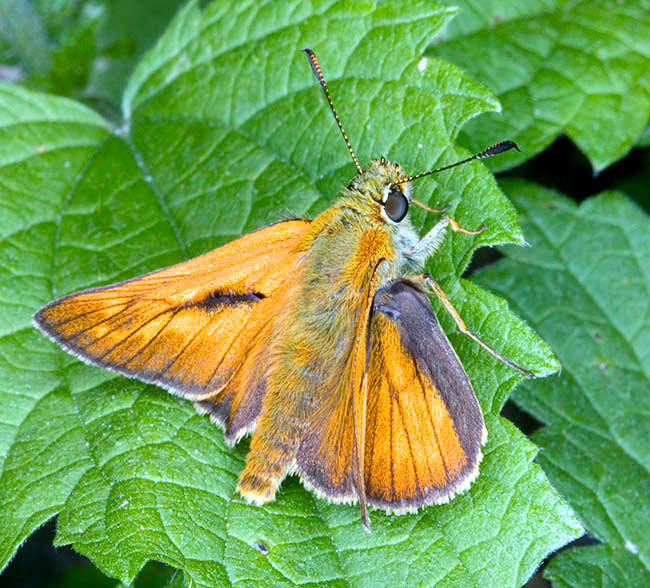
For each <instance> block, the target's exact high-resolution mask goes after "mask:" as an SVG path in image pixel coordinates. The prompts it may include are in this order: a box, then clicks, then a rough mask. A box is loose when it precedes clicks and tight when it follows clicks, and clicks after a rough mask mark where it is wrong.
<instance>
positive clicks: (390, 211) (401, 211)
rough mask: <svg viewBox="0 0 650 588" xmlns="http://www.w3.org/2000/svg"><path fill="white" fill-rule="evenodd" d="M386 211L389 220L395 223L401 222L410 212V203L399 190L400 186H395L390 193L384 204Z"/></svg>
mask: <svg viewBox="0 0 650 588" xmlns="http://www.w3.org/2000/svg"><path fill="white" fill-rule="evenodd" d="M384 210H385V211H386V214H387V215H388V218H389V219H390V220H392V221H393V222H394V223H398V222H400V221H401V220H402V219H403V218H404V217H405V216H406V213H407V212H408V211H409V201H408V200H407V199H406V196H404V194H403V193H402V191H401V190H400V189H399V186H393V187H392V188H391V189H390V192H389V193H388V198H386V202H384Z"/></svg>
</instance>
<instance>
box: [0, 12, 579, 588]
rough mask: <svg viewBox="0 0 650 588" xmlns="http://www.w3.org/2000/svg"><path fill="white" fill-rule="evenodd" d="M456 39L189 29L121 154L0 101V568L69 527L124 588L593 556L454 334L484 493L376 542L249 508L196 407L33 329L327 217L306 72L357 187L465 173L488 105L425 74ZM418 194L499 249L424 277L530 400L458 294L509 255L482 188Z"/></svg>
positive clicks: (48, 102) (429, 183) (328, 148)
mask: <svg viewBox="0 0 650 588" xmlns="http://www.w3.org/2000/svg"><path fill="white" fill-rule="evenodd" d="M451 16H452V11H450V10H449V9H447V8H444V7H441V6H439V5H435V4H431V3H430V2H426V3H425V2H422V3H419V2H400V3H380V4H378V5H377V6H375V5H374V4H371V3H366V4H359V3H352V2H350V3H346V2H343V3H341V2H339V3H327V2H322V3H317V4H316V6H315V7H309V6H306V5H305V4H304V3H302V2H296V3H287V4H280V3H267V4H259V3H257V2H252V1H249V2H238V3H233V4H232V5H226V4H225V3H224V2H221V1H220V2H215V3H213V4H211V5H209V6H208V7H207V8H206V9H205V10H203V11H200V10H199V8H198V6H197V4H196V3H190V4H188V5H187V7H186V8H184V9H183V10H182V11H181V12H180V13H179V14H178V15H177V17H176V18H175V19H174V21H173V22H172V24H171V25H170V27H169V29H168V30H167V32H166V33H165V35H164V36H163V37H162V38H161V40H160V41H159V43H158V44H157V46H156V47H155V49H154V50H153V51H152V52H150V53H149V54H148V55H147V56H146V57H145V58H144V59H143V61H142V62H141V63H140V64H139V66H138V68H137V70H136V71H135V72H134V74H133V76H132V78H131V80H130V83H129V85H128V87H127V90H126V92H125V95H124V99H123V110H124V113H123V114H124V123H123V124H122V125H120V126H119V127H118V128H115V129H109V128H108V127H107V125H106V123H105V122H104V121H103V120H102V119H101V118H100V117H98V116H97V115H95V114H93V113H92V112H91V111H89V110H87V109H85V108H83V107H81V106H80V105H78V104H75V103H73V102H70V101H66V100H62V99H57V98H53V97H48V96H44V95H40V94H35V93H30V92H28V91H25V90H21V89H18V88H11V87H6V86H0V104H1V105H2V109H0V128H2V130H3V133H2V134H1V135H0V207H1V208H2V213H1V214H0V239H1V240H0V297H1V298H0V299H1V300H2V301H3V304H4V305H5V306H6V312H4V313H2V317H3V318H2V319H1V320H0V376H1V378H2V381H3V382H4V384H3V385H2V386H1V387H0V396H1V398H2V400H3V401H4V404H3V406H5V407H6V408H5V411H4V413H3V417H2V420H1V421H0V423H1V424H0V505H1V508H0V562H2V564H3V565H4V564H5V563H6V562H7V561H8V559H9V558H10V557H11V556H12V554H13V553H14V552H15V550H16V549H17V548H18V546H19V545H20V543H21V542H22V541H23V540H24V539H25V538H26V537H27V536H28V535H29V534H30V533H31V532H32V531H33V530H34V529H35V528H36V527H38V525H40V524H41V523H43V522H44V521H46V520H47V519H49V518H51V517H52V516H54V515H56V514H58V517H59V518H58V526H57V538H56V542H57V543H58V544H72V545H73V546H74V547H75V549H77V550H78V551H79V552H81V553H83V554H85V555H87V556H88V557H89V558H90V559H91V560H92V561H93V562H94V563H95V564H96V565H97V566H98V567H99V568H100V569H101V570H103V571H104V572H105V573H106V574H108V575H109V576H111V577H114V578H118V579H119V580H121V581H123V582H125V583H128V582H130V581H131V580H132V579H133V577H134V576H135V575H136V574H137V573H138V571H139V570H140V569H141V568H142V566H143V565H144V564H145V563H146V562H147V561H149V560H152V559H153V560H158V561H162V562H164V563H166V564H168V565H170V566H173V567H176V568H178V569H179V570H181V571H182V572H183V573H182V574H178V575H177V576H176V578H175V580H174V582H175V583H176V584H180V582H181V581H182V580H184V581H185V583H186V585H188V586H189V585H191V586H229V585H242V586H243V585H250V586H263V585H273V586H275V585H282V584H284V585H294V584H296V583H309V584H310V585H323V586H335V585H346V586H349V585H354V586H364V585H382V583H383V584H384V585H392V586H394V585H395V583H396V582H397V583H402V584H404V585H411V584H413V583H416V584H423V585H433V584H435V583H438V584H439V585H441V586H466V585H481V586H499V587H502V586H518V585H521V584H522V583H523V582H525V580H526V579H527V577H528V576H529V575H530V574H531V573H532V571H533V570H534V569H535V568H536V567H537V566H538V565H539V563H540V561H541V560H542V559H543V557H544V556H545V555H546V554H547V553H548V552H549V551H551V550H552V549H554V548H556V547H558V546H561V545H563V544H564V543H566V542H567V541H569V540H570V539H572V538H574V537H576V536H577V535H579V534H580V533H581V531H582V529H581V527H580V525H579V523H578V522H577V521H576V520H575V518H574V516H573V514H572V512H571V510H570V509H569V508H568V507H567V506H566V504H564V503H563V502H562V500H561V499H560V498H559V496H558V495H557V494H556V492H555V491H554V490H553V489H552V488H551V487H550V485H549V483H548V481H547V480H546V478H545V477H544V475H543V473H542V471H541V469H540V468H539V467H538V466H536V465H535V464H533V463H532V460H533V458H534V456H535V453H536V448H535V447H534V446H533V445H532V444H531V443H530V442H528V441H527V440H526V439H525V438H524V437H523V435H522V434H521V433H519V432H518V431H517V430H516V429H515V428H514V427H513V426H512V425H510V424H509V423H508V422H507V421H505V420H503V419H501V418H500V417H499V416H498V412H499V410H500V407H501V405H502V404H503V402H504V401H505V399H506V397H507V396H508V394H509V393H510V391H511V390H512V388H513V387H514V386H515V385H516V384H517V383H518V382H519V380H520V376H519V375H517V374H516V373H513V371H512V370H509V369H507V368H506V367H505V366H502V365H500V364H498V362H497V361H496V360H495V359H494V358H492V357H491V356H489V355H487V354H486V353H483V351H482V350H480V349H478V348H477V347H476V346H475V345H473V344H470V342H468V341H467V340H466V339H463V338H461V337H459V336H457V335H455V334H454V333H453V332H452V331H453V327H452V326H451V322H450V321H449V319H448V317H446V316H443V315H441V319H442V320H443V324H444V325H445V326H446V328H447V329H448V331H450V332H451V336H452V339H453V341H454V343H455V344H456V345H457V350H458V353H459V355H460V357H461V359H463V360H464V361H465V365H466V366H467V370H468V373H469V375H470V378H471V379H472V381H473V383H474V385H475V388H476V390H477V394H478V396H479V400H480V402H481V405H482V407H483V409H484V412H485V414H486V421H487V426H488V431H489V441H488V445H487V446H486V448H485V458H484V462H483V465H482V468H481V475H480V476H479V479H478V480H477V482H476V483H475V484H474V485H473V486H472V488H471V489H470V491H469V492H468V493H466V494H464V495H463V496H461V497H459V498H457V499H455V500H453V501H452V502H451V503H449V504H447V505H444V506H440V507H435V508H428V509H424V510H422V511H420V512H419V513H418V514H414V515H408V516H399V517H397V516H386V515H384V514H383V513H382V512H380V511H377V512H373V513H372V521H373V534H372V535H367V534H366V533H365V532H364V531H363V530H362V527H361V525H360V523H359V513H358V509H357V507H355V506H333V505H329V504H328V503H327V502H325V501H322V500H318V499H316V498H315V497H314V496H313V495H312V494H310V493H309V492H307V491H305V490H304V489H303V488H302V487H301V486H300V484H299V483H298V481H297V480H296V479H294V478H292V479H290V480H288V481H287V482H286V483H285V484H284V485H283V488H282V491H281V492H280V493H279V497H278V500H277V501H276V502H274V503H271V504H270V505H268V506H266V507H265V508H261V509H260V508H255V507H251V506H247V505H244V504H243V503H242V502H241V500H240V499H239V497H238V495H237V494H236V492H235V490H234V487H235V480H236V476H237V474H238V472H239V471H240V469H241V467H242V463H243V459H244V457H245V454H246V446H247V444H246V442H243V443H241V444H240V445H238V446H237V447H236V448H235V449H234V450H232V449H229V448H227V447H226V446H225V444H224V441H223V435H222V433H221V432H220V431H219V430H218V429H217V428H216V427H215V426H214V425H212V424H211V423H210V422H209V420H208V419H207V418H205V417H203V416H199V415H197V414H196V413H195V411H194V409H193V407H192V406H191V405H190V403H189V402H185V401H183V400H180V399H178V398H174V397H172V396H170V395H168V394H166V393H165V392H163V391H162V390H160V389H158V388H155V387H152V386H146V385H144V384H142V383H140V382H137V381H135V380H126V379H124V378H120V377H117V376H116V375H115V374H112V373H110V372H107V371H103V370H98V369H95V368H91V367H88V366H86V365H84V364H81V363H80V362H79V361H77V360H76V359H74V358H73V357H71V356H69V355H66V354H65V353H63V352H61V351H60V350H59V349H58V348H57V347H56V346H55V345H53V344H51V343H50V342H48V341H47V340H46V339H45V338H44V337H43V336H42V335H40V334H39V333H38V332H36V331H35V330H33V329H32V328H30V326H29V324H30V317H31V314H32V313H33V312H34V310H36V309H37V308H38V307H39V306H40V305H42V304H44V303H46V302H48V301H49V300H51V299H53V298H54V297H56V296H60V295H63V294H65V293H68V292H72V291H74V290H77V289H80V288H83V287H87V286H92V285H98V284H104V283H109V282H112V281H116V280H120V279H124V278H128V277H133V276H136V275H138V274H141V273H144V272H146V271H150V270H153V269H156V268H158V267H162V266H165V265H169V264H171V263H174V262H177V261H179V260H182V259H184V258H187V257H190V256H193V255H196V254H198V253H201V252H204V251H207V250H209V249H211V248H214V247H216V246H218V245H220V244H222V243H225V242H227V241H230V240H232V239H233V238H235V237H236V236H238V235H239V234H241V233H244V232H247V231H250V230H252V229H255V228H257V227H260V226H263V225H265V224H269V223H270V222H273V221H275V220H278V219H281V218H283V217H286V216H295V215H303V214H310V215H313V214H316V213H317V212H319V211H320V210H323V209H324V208H325V207H327V206H328V205H329V204H330V203H331V202H332V201H333V199H334V198H335V196H336V193H337V191H338V189H339V186H340V185H342V184H343V183H344V182H347V181H349V179H350V178H351V177H353V175H354V167H353V165H352V164H351V162H350V160H349V157H348V155H347V152H346V150H345V147H344V145H343V142H342V140H341V137H340V135H339V134H338V130H337V128H336V125H335V124H334V121H333V120H332V118H331V114H330V113H329V110H328V108H327V105H326V104H325V103H324V101H323V97H322V94H321V91H320V88H319V87H318V85H317V84H316V82H315V80H314V78H313V75H312V73H311V70H310V68H309V65H308V63H307V61H306V58H305V57H304V55H303V54H302V53H300V52H299V49H300V48H302V47H305V46H310V47H312V48H313V49H314V50H316V51H317V52H318V55H319V57H320V59H321V62H322V65H323V68H324V71H325V74H326V76H327V79H328V82H329V84H330V89H331V91H332V94H333V96H334V98H335V100H336V102H337V104H338V106H339V113H340V114H341V117H342V119H343V121H344V123H345V124H346V128H347V131H348V134H349V135H350V137H351V139H352V141H353V144H354V145H355V147H356V149H357V154H358V155H359V158H360V160H361V161H362V162H367V161H368V159H369V158H370V157H371V156H372V157H378V156H380V155H386V156H388V157H391V158H396V159H398V160H399V161H401V162H402V163H403V164H404V165H405V166H406V167H407V169H412V170H414V171H416V170H423V169H427V168H430V167H432V166H434V165H439V164H441V163H444V162H450V161H452V160H453V159H456V158H459V157H463V156H464V155H466V152H464V151H463V150H461V149H458V148H456V147H454V146H453V140H454V138H455V137H456V136H457V133H458V131H459V129H460V127H461V126H462V125H464V124H465V123H466V122H467V121H468V120H469V119H470V118H472V117H474V116H476V115H478V114H479V113H481V112H483V111H486V110H490V109H492V110H494V109H496V108H498V104H497V102H496V101H495V99H494V97H493V96H492V94H491V93H490V92H489V91H488V90H486V89H485V88H484V87H483V86H480V85H479V84H477V83H475V82H473V81H472V80H471V79H469V78H468V77H467V76H465V75H464V74H462V73H461V72H460V71H459V70H458V69H456V68H455V67H453V66H450V65H449V64H446V63H444V62H441V61H438V60H429V62H428V64H427V67H426V68H424V70H423V71H421V69H422V68H421V67H420V68H418V63H419V61H420V57H421V52H422V50H423V48H424V47H425V46H426V45H427V44H428V43H429V42H430V40H431V38H432V37H433V35H434V34H435V33H436V32H437V31H438V30H439V29H440V28H441V27H442V26H443V25H444V24H445V23H446V22H447V21H448V20H449V18H450V17H451ZM351 39H355V42H351ZM386 47H390V51H386ZM419 190H420V192H419V193H420V198H421V199H423V200H425V201H427V202H429V203H430V204H433V205H439V204H442V203H447V202H448V203H450V204H452V208H451V210H452V211H453V213H454V215H455V217H456V218H457V220H458V221H459V222H460V223H461V224H462V225H464V226H468V227H470V228H472V227H478V226H480V225H482V224H484V223H485V224H487V225H488V229H487V230H486V231H484V232H483V233H481V234H480V235H478V236H476V237H470V236H467V235H453V237H451V238H449V239H448V240H447V242H446V243H445V246H444V247H443V249H442V250H441V252H440V254H439V256H438V257H437V258H436V260H435V261H434V262H433V263H432V264H431V266H430V268H429V269H430V270H431V271H432V272H433V273H434V274H435V275H436V276H437V277H439V278H440V279H441V281H442V283H443V284H444V285H445V287H446V288H447V290H448V291H449V294H450V296H451V298H452V299H453V300H454V301H455V302H456V304H457V305H458V307H459V310H460V311H461V313H462V314H463V317H464V318H465V320H466V322H467V323H468V324H469V325H470V326H471V327H472V328H474V329H475V330H477V331H478V332H480V333H481V335H482V336H483V337H484V338H485V339H486V340H487V341H488V342H490V343H492V344H493V345H494V346H495V347H497V348H498V349H500V350H501V351H503V352H504V353H507V354H508V356H509V357H511V358H512V359H513V360H515V361H518V362H520V363H523V364H524V365H526V367H528V368H530V369H532V370H534V371H535V372H536V373H538V374H539V375H547V374H549V373H552V372H553V371H556V370H557V363H556V361H555V359H554V358H553V355H552V353H551V352H550V350H549V348H548V346H546V345H545V344H544V343H543V342H542V341H541V340H540V339H539V338H538V337H537V336H536V335H534V333H532V331H531V330H530V329H529V328H528V327H527V326H526V325H525V324H524V323H523V322H521V321H520V320H519V319H517V318H516V317H515V316H514V315H512V314H511V313H510V312H509V311H508V309H507V306H506V305H505V303H504V302H503V301H501V300H499V299H497V298H496V297H494V296H492V295H490V294H488V293H487V292H485V291H483V290H481V289H479V288H478V287H476V286H475V285H473V284H472V283H470V282H466V281H460V280H459V279H458V276H459V275H461V273H462V271H463V270H464V268H465V267H466V265H467V263H468V262H469V259H470V257H471V255H472V253H473V251H474V250H475V249H476V248H477V247H478V246H480V245H494V244H499V243H522V242H523V237H522V234H521V231H520V228H519V224H518V219H517V216H516V214H515V212H514V209H513V207H512V205H511V204H510V203H509V201H508V200H507V199H506V198H505V197H504V196H503V194H502V193H501V192H500V191H499V189H498V187H497V186H496V183H495V181H494V179H493V178H492V176H491V175H490V174H489V172H488V171H487V170H486V169H485V168H484V167H483V166H482V165H481V164H479V163H475V164H471V165H468V166H465V167H464V168H460V169H458V170H456V171H455V172H454V173H452V174H446V175H443V174H441V175H440V176H436V181H435V182H434V181H433V180H423V181H422V182H421V184H420V186H419ZM418 222H419V225H420V226H423V227H428V226H430V225H431V223H432V222H433V219H431V218H430V217H429V218H425V217H423V216H421V217H419V219H418ZM495 554H496V555H497V557H496V558H495V557H494V556H495Z"/></svg>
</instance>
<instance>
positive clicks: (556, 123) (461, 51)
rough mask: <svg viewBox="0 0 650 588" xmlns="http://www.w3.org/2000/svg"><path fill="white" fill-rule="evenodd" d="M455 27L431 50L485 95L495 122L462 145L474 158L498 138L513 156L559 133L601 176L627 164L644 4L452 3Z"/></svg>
mask: <svg viewBox="0 0 650 588" xmlns="http://www.w3.org/2000/svg"><path fill="white" fill-rule="evenodd" d="M453 4H454V5H459V6H460V8H461V9H460V13H459V16H458V18H456V19H455V20H454V22H453V23H452V25H451V27H450V29H449V30H448V31H447V32H446V34H445V35H444V36H442V37H440V38H439V40H438V42H437V43H436V44H435V45H434V46H433V47H432V48H431V54H435V55H437V56H439V57H442V58H443V59H446V60H448V61H451V62H453V63H455V64H457V65H459V66H460V67H462V68H463V69H465V70H467V71H468V72H470V73H471V74H472V75H473V76H474V77H475V78H476V79H477V80H479V81H481V82H483V83H484V84H486V85H487V86H489V87H490V88H492V89H493V90H494V91H495V92H496V94H497V96H498V97H499V100H500V101H501V104H502V106H503V110H502V113H500V114H489V115H485V116H482V117H480V118H479V119H477V120H476V121H473V122H472V123H470V124H468V125H467V127H465V128H464V129H463V132H462V133H461V136H460V142H461V144H463V145H464V146H466V147H468V148H469V149H471V150H473V151H478V150H480V149H483V148H484V147H485V145H487V144H490V143H491V142H495V141H500V140H502V139H506V138H507V139H513V140H516V141H517V142H518V143H519V145H520V146H521V148H522V152H521V153H516V154H515V153H512V154H509V155H508V156H506V157H504V158H500V159H498V160H493V161H492V162H491V165H492V166H494V168H500V169H503V168H504V167H506V166H509V165H512V164H514V163H519V162H521V161H524V160H525V159H528V158H530V157H532V156H533V155H535V154H536V153H538V152H540V151H541V150H542V149H544V148H545V147H546V146H547V145H549V144H550V143H551V142H552V141H553V140H554V139H555V138H556V137H557V136H558V135H559V134H560V133H563V132H564V133H566V134H567V135H568V136H569V137H570V138H571V139H572V140H573V141H574V142H575V143H576V144H577V145H578V147H579V148H580V149H581V150H582V151H583V152H584V153H585V154H586V155H587V157H588V158H589V160H590V161H591V164H592V166H593V167H594V169H595V170H596V171H599V170H601V169H603V168H605V167H607V166H608V165H610V164H611V163H613V162H614V161H616V160H617V159H619V158H621V157H622V156H623V155H625V154H626V153H627V152H628V151H629V150H630V149H631V148H632V147H633V146H634V144H635V142H636V140H637V137H638V136H639V135H640V134H641V132H642V131H643V128H644V126H645V125H646V123H647V122H648V118H650V82H649V81H648V80H650V43H649V41H648V40H649V39H650V20H648V18H647V14H648V11H649V10H650V3H648V1H647V0H632V1H626V2H619V1H617V0H606V1H605V2H595V1H593V0H582V1H577V2H567V1H566V0H555V1H552V0H545V1H544V2H538V1H528V2H516V3H512V6H507V5H504V3H503V2H497V1H494V0H492V1H490V2H482V3H476V2H469V1H465V0H454V1H453Z"/></svg>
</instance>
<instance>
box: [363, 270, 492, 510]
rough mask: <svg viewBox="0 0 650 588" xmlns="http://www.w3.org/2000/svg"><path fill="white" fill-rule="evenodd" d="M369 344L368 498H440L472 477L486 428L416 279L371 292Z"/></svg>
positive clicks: (411, 501) (416, 503) (405, 504)
mask: <svg viewBox="0 0 650 588" xmlns="http://www.w3.org/2000/svg"><path fill="white" fill-rule="evenodd" d="M368 346H369V347H368V381H369V386H368V407H367V420H366V444H365V468H364V469H365V480H366V484H365V486H366V494H367V498H368V503H369V504H371V505H373V506H375V507H378V508H382V509H384V510H388V511H391V512H405V511H411V510H416V509H417V508H418V507H420V506H424V505H428V504H436V503H441V502H447V501H448V500H449V499H450V498H451V497H452V496H453V495H454V494H456V493H458V492H461V491H463V490H464V489H466V488H467V487H469V485H470V483H471V482H472V480H473V479H474V478H475V477H476V475H477V473H478V464H479V461H480V459H481V457H482V454H481V446H482V445H483V444H484V443H485V440H486V437H487V433H486V430H485V425H484V421H483V415H482V413H481V409H480V407H479V404H478V401H477V399H476V396H475V394H474V391H473V389H472V386H471V384H470V382H469V379H468V377H467V374H466V373H465V370H464V368H463V365H462V364H461V362H460V360H459V359H458V356H457V355H456V352H455V351H454V349H453V347H452V346H451V344H450V343H449V340H448V339H447V337H446V335H445V333H444V332H443V330H442V329H441V327H440V324H439V322H438V319H437V317H436V315H435V313H434V311H433V309H432V308H431V304H430V302H429V300H428V298H427V296H426V295H425V294H424V293H423V292H422V291H421V290H420V289H419V287H418V286H417V285H416V284H414V283H412V282H409V281H407V280H397V281H395V282H393V283H391V284H390V285H388V286H385V287H383V288H381V289H380V290H378V291H377V294H376V296H375V299H374V304H373V316H372V319H371V323H370V337H369V340H368Z"/></svg>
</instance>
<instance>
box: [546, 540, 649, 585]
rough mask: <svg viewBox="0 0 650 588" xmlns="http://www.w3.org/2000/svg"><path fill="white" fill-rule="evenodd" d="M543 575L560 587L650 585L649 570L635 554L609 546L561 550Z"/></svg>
mask: <svg viewBox="0 0 650 588" xmlns="http://www.w3.org/2000/svg"><path fill="white" fill-rule="evenodd" d="M544 577H546V578H547V579H548V580H551V581H552V582H553V586H557V587H559V588H583V587H584V588H592V587H593V586H600V587H601V588H618V587H619V586H648V585H650V573H649V572H648V570H647V568H644V567H642V566H639V563H638V560H637V559H636V557H635V555H634V554H633V553H630V552H629V551H627V550H626V549H613V548H612V547H611V546H609V545H597V546H594V547H590V548H588V549H570V550H568V551H564V552H561V553H559V554H558V555H556V556H555V557H554V558H553V559H552V560H551V562H550V563H549V564H548V566H547V567H546V568H545V569H544Z"/></svg>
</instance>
